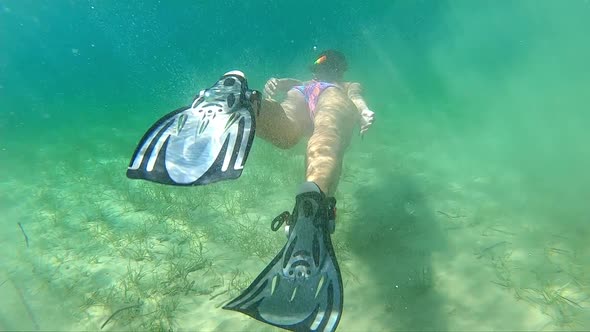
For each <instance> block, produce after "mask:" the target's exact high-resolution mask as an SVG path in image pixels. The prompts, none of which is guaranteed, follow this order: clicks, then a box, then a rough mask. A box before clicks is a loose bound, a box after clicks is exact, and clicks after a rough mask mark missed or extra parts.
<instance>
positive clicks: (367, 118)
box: [348, 83, 375, 135]
mask: <svg viewBox="0 0 590 332" xmlns="http://www.w3.org/2000/svg"><path fill="white" fill-rule="evenodd" d="M362 91H363V90H362V87H361V85H360V83H350V84H349V85H348V98H350V100H351V101H352V102H353V104H354V105H355V106H356V108H357V109H358V111H359V113H360V115H361V135H363V134H364V133H365V132H367V130H369V128H370V127H371V126H372V125H373V122H374V121H375V112H373V111H371V110H370V109H369V107H368V106H367V102H366V101H365V99H364V98H363V96H362Z"/></svg>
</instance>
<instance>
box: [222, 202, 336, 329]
mask: <svg viewBox="0 0 590 332" xmlns="http://www.w3.org/2000/svg"><path fill="white" fill-rule="evenodd" d="M302 205H303V204H302ZM296 209H297V208H296ZM300 215H301V214H300ZM324 224H325V223H324ZM315 225H316V224H315V223H314V222H313V220H311V219H307V220H305V218H304V217H300V220H298V221H297V222H296V223H295V225H294V229H293V230H292V232H291V234H290V236H289V239H288V240H287V243H286V244H285V245H284V246H283V248H282V249H281V251H280V252H279V253H278V254H277V255H276V256H275V258H274V259H273V260H272V261H271V262H270V263H269V264H268V265H267V267H266V268H265V269H264V270H263V271H262V272H261V273H260V274H259V275H258V276H257V277H256V279H255V280H254V281H253V282H252V284H250V286H249V287H248V288H246V289H245V290H244V291H243V292H242V293H241V294H240V295H239V296H238V297H236V298H235V299H233V300H231V301H230V302H228V303H227V304H226V305H225V306H224V307H223V309H227V310H234V311H239V312H242V313H244V314H246V315H248V316H251V317H252V318H254V319H257V320H259V321H261V322H264V323H267V324H270V325H274V326H277V327H280V328H283V329H287V330H292V331H334V330H335V329H336V327H337V326H338V323H339V322H340V317H341V315H342V306H343V286H342V277H341V274H340V268H339V266H338V262H337V260H336V256H335V253H334V248H333V246H332V241H331V239H330V234H329V231H328V229H327V227H325V226H322V227H316V226H315ZM318 237H319V244H320V245H319V246H317V245H314V243H318V242H317V241H316V239H317V238H318ZM316 247H319V248H316ZM310 248H311V249H310ZM314 250H317V251H318V253H315V252H314ZM316 257H319V263H318V264H315V261H316V260H317V258H316ZM277 277H278V279H279V280H278V282H273V281H274V280H275V278H277Z"/></svg>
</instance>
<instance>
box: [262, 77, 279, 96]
mask: <svg viewBox="0 0 590 332" xmlns="http://www.w3.org/2000/svg"><path fill="white" fill-rule="evenodd" d="M278 86H279V80H278V79H276V78H274V77H271V78H270V79H269V80H268V81H266V84H265V85H264V95H265V98H266V99H271V100H272V99H273V97H274V95H275V94H276V93H277V87H278Z"/></svg>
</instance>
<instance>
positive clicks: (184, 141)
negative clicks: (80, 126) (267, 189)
mask: <svg viewBox="0 0 590 332" xmlns="http://www.w3.org/2000/svg"><path fill="white" fill-rule="evenodd" d="M231 114H233V118H234V119H235V118H236V117H237V120H234V121H233V122H232V123H231V124H230V125H229V126H228V127H227V128H225V129H224V127H225V126H226V124H227V122H228V120H229V118H230V116H231V115H230V114H217V115H216V116H215V118H213V119H206V120H205V119H203V117H202V116H201V115H200V114H197V113H196V112H195V109H193V108H189V107H184V108H181V109H178V110H175V111H173V112H171V113H169V114H167V115H166V116H164V117H163V118H161V119H159V120H158V121H157V122H156V123H155V124H154V125H152V127H150V129H149V130H148V131H147V132H146V133H145V134H144V136H143V138H142V139H141V140H140V142H139V144H138V146H137V148H136V149H135V152H134V153H133V156H132V158H131V161H130V163H129V167H128V169H127V177H129V178H132V179H143V180H148V181H153V182H158V183H163V184H168V185H178V186H193V185H205V184H209V183H213V182H217V181H221V180H228V179H236V178H238V177H240V175H241V173H242V170H243V167H244V164H245V162H246V159H247V157H248V154H249V151H250V148H251V146H252V142H253V140H254V133H255V127H254V119H253V117H252V114H251V112H250V111H249V110H247V109H241V110H238V111H236V112H234V113H231ZM201 128H202V130H200V129H201Z"/></svg>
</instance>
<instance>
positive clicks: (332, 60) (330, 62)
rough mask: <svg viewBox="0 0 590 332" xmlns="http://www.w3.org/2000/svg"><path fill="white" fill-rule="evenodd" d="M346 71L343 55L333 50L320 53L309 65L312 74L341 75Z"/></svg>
mask: <svg viewBox="0 0 590 332" xmlns="http://www.w3.org/2000/svg"><path fill="white" fill-rule="evenodd" d="M347 69H348V64H347V63H346V58H345V57H344V54H342V53H341V52H338V51H335V50H326V51H323V52H322V53H320V55H318V56H317V57H316V59H315V60H314V62H313V64H312V65H311V72H312V73H314V74H320V75H322V74H327V75H330V76H332V75H334V74H336V75H342V74H344V72H345V71H346V70H347Z"/></svg>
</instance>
